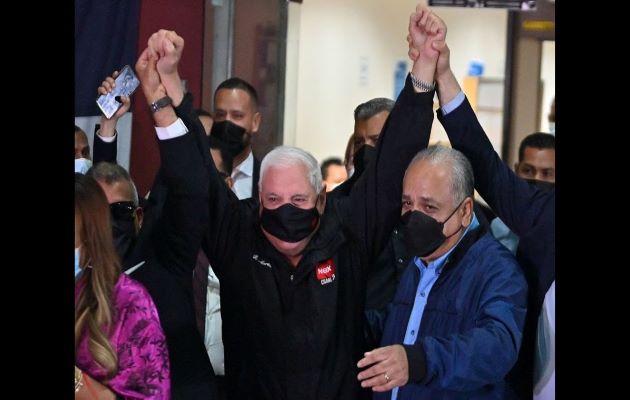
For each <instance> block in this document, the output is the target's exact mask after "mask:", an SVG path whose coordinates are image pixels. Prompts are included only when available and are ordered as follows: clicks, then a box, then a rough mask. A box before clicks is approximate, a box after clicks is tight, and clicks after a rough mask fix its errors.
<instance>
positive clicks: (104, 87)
mask: <svg viewBox="0 0 630 400" xmlns="http://www.w3.org/2000/svg"><path fill="white" fill-rule="evenodd" d="M118 74H119V72H118V71H114V73H113V74H112V76H108V77H107V78H105V80H104V81H103V82H102V83H101V86H99V87H98V89H97V92H98V94H99V95H106V94H108V93H111V92H112V90H114V88H115V87H116V82H115V79H116V77H117V76H118ZM120 102H121V103H122V106H121V107H120V108H119V109H118V111H116V113H115V114H114V115H112V117H111V118H110V119H107V118H105V116H104V115H102V116H101V130H100V132H99V135H100V136H103V137H112V136H114V132H115V131H116V124H117V123H118V119H119V118H120V117H122V116H123V115H124V114H125V113H126V112H127V111H129V107H131V100H130V99H129V97H127V96H120Z"/></svg>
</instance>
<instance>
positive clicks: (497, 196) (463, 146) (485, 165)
mask: <svg viewBox="0 0 630 400" xmlns="http://www.w3.org/2000/svg"><path fill="white" fill-rule="evenodd" d="M438 119H439V120H440V122H441V123H442V125H443V126H444V129H445V130H446V133H447V135H448V137H449V140H450V142H451V145H452V146H453V148H454V149H457V150H459V151H461V152H462V153H463V154H464V155H465V156H466V157H467V158H468V160H469V161H470V163H471V165H472V167H473V171H474V174H475V188H476V189H477V190H478V191H479V194H480V195H481V197H483V198H484V200H485V201H486V202H487V203H488V205H489V206H490V207H491V208H492V210H493V211H494V212H495V213H496V214H497V215H498V216H499V217H500V218H501V219H502V220H503V221H504V222H505V223H506V224H507V225H508V226H509V227H510V228H511V229H513V230H515V232H516V233H517V234H522V233H523V232H526V231H527V230H528V229H529V228H530V227H531V225H532V224H533V223H534V219H533V218H531V216H535V215H537V214H538V212H537V210H538V209H539V208H540V207H542V206H543V205H544V204H543V202H542V201H539V200H540V199H536V198H535V194H536V193H535V188H533V187H530V185H528V184H527V182H525V181H524V180H522V179H520V178H519V177H518V176H517V175H516V174H515V173H514V172H513V171H512V170H511V169H510V168H509V167H508V166H507V165H506V164H505V163H504V162H503V160H501V158H500V157H499V155H498V154H497V152H496V151H495V150H494V147H493V146H492V143H491V142H490V140H489V139H488V137H487V135H486V134H485V132H484V130H483V128H482V127H481V125H480V124H479V121H478V119H477V116H476V115H475V113H474V111H473V110H472V107H471V106H470V103H469V102H468V100H465V101H464V102H463V103H462V104H461V105H460V106H459V107H457V108H456V109H455V110H453V111H452V112H450V113H449V114H447V115H443V114H442V113H441V112H438ZM523 210H529V211H530V212H528V213H525V212H523Z"/></svg>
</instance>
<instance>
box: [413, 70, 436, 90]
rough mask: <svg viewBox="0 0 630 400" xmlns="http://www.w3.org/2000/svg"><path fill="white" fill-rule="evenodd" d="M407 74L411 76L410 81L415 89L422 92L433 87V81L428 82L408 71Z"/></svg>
mask: <svg viewBox="0 0 630 400" xmlns="http://www.w3.org/2000/svg"><path fill="white" fill-rule="evenodd" d="M409 75H410V76H411V83H412V84H413V86H414V87H415V88H416V89H418V90H422V91H424V92H430V91H432V90H433V89H435V81H434V82H433V83H428V82H425V81H423V80H420V79H418V78H416V77H415V76H413V72H409Z"/></svg>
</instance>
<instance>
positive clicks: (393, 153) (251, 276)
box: [203, 78, 434, 400]
mask: <svg viewBox="0 0 630 400" xmlns="http://www.w3.org/2000/svg"><path fill="white" fill-rule="evenodd" d="M433 95H434V93H421V94H416V93H414V91H413V89H412V86H411V82H410V80H409V78H408V79H407V83H406V86H405V89H404V90H403V92H402V93H401V95H400V97H399V99H398V102H397V104H396V106H395V107H394V109H393V110H392V113H391V115H390V117H389V119H388V121H387V122H386V125H385V128H384V133H383V135H382V136H381V139H380V140H379V146H378V147H377V156H376V161H375V162H374V163H373V164H374V165H372V166H371V167H368V170H367V171H366V173H364V174H363V176H362V177H361V178H360V179H359V181H358V182H357V184H356V185H355V186H354V188H353V190H352V192H351V194H350V196H349V197H347V198H345V199H329V201H327V205H326V211H325V213H324V215H323V216H322V218H321V222H320V227H319V229H318V231H317V232H316V233H315V235H314V236H313V238H312V239H311V241H310V243H309V244H308V246H307V248H306V249H305V251H304V253H303V257H302V259H301V260H300V262H299V264H298V266H297V267H296V268H293V267H291V266H290V265H289V263H288V261H287V259H286V258H285V257H284V256H283V255H282V254H280V253H279V252H278V251H277V250H276V249H275V247H273V245H271V244H270V243H269V242H268V241H267V239H266V238H265V236H264V235H263V234H262V231H261V229H260V226H259V220H258V207H259V206H258V203H257V199H248V200H243V201H238V200H237V199H236V196H235V195H234V194H233V193H232V192H231V191H230V190H229V189H228V188H227V187H226V186H225V185H224V184H223V182H222V180H221V179H220V177H219V176H218V174H217V173H216V171H214V169H213V168H211V169H212V170H213V171H211V184H210V197H211V201H210V229H209V232H208V238H207V241H204V244H203V246H204V250H205V251H206V254H208V256H209V259H210V263H211V264H212V267H213V269H214V270H215V272H216V273H217V276H218V277H219V279H220V281H221V312H222V319H223V340H224V348H225V363H226V364H225V367H226V379H227V383H228V391H229V394H230V396H231V397H230V398H234V399H254V398H255V399H274V400H282V399H299V400H308V399H318V400H326V399H344V400H346V399H355V398H359V397H360V396H361V395H363V396H365V397H369V396H370V392H369V391H362V390H361V388H360V384H359V381H358V380H357V377H356V376H357V373H358V370H357V367H356V363H357V361H358V360H359V359H361V358H362V356H363V351H365V350H366V349H365V348H364V345H363V310H364V303H365V284H366V268H367V265H368V261H369V260H370V259H374V258H375V257H376V256H377V255H378V254H379V253H380V251H381V249H382V247H383V246H384V244H385V243H386V240H387V238H388V237H389V235H390V233H391V230H392V228H393V226H394V225H395V223H396V222H397V221H398V219H399V217H400V207H401V192H402V178H403V175H404V172H405V169H406V168H407V165H408V163H409V162H410V160H411V158H412V157H413V156H414V155H415V154H416V153H417V152H418V151H419V150H421V149H422V148H424V147H425V146H426V145H427V143H428V140H429V134H430V130H431V123H432V120H433V112H432V109H431V107H430V106H429V107H427V104H432V101H433ZM421 105H422V106H421ZM423 110H424V111H423Z"/></svg>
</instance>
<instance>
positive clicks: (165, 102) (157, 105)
mask: <svg viewBox="0 0 630 400" xmlns="http://www.w3.org/2000/svg"><path fill="white" fill-rule="evenodd" d="M171 104H173V100H171V98H170V97H168V96H164V97H162V98H161V99H158V100H156V101H154V102H153V103H151V105H150V106H149V110H151V112H152V113H154V112H156V111H158V110H159V109H161V108H164V107H166V106H169V105H171Z"/></svg>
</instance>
